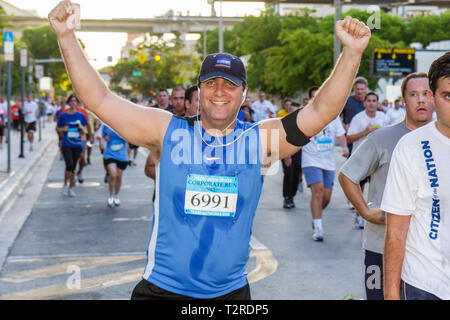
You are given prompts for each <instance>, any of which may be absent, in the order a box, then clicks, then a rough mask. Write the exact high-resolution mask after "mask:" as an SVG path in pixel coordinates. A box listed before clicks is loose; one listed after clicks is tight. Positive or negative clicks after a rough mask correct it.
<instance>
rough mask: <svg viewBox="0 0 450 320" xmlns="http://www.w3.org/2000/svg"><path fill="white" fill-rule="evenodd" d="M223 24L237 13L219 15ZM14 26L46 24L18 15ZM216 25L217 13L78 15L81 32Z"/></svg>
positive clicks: (189, 29)
mask: <svg viewBox="0 0 450 320" xmlns="http://www.w3.org/2000/svg"><path fill="white" fill-rule="evenodd" d="M222 19H223V24H224V26H225V27H232V26H233V25H235V24H236V23H238V22H240V21H243V20H244V18H241V17H223V18H222ZM12 22H13V23H14V25H16V26H17V27H18V29H20V30H23V29H25V28H26V27H39V26H41V25H43V24H47V23H48V20H47V19H46V18H41V17H37V16H34V17H20V16H16V17H14V18H13V19H12ZM218 25H219V18H218V17H202V16H168V17H166V16H164V17H157V18H150V19H122V18H121V19H110V20H103V19H81V23H80V28H79V29H78V31H81V32H125V33H133V34H136V33H138V34H141V33H152V34H164V33H174V34H176V35H180V34H186V33H202V32H203V31H204V29H206V30H212V29H215V28H217V27H218Z"/></svg>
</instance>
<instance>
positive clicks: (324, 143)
mask: <svg viewBox="0 0 450 320" xmlns="http://www.w3.org/2000/svg"><path fill="white" fill-rule="evenodd" d="M316 142H317V151H319V152H327V151H331V150H332V149H333V139H331V138H327V137H322V138H320V139H317V141H316Z"/></svg>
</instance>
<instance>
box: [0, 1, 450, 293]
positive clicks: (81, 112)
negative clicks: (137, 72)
mask: <svg viewBox="0 0 450 320" xmlns="http://www.w3.org/2000/svg"><path fill="white" fill-rule="evenodd" d="M75 9H76V5H74V4H72V3H70V1H67V0H66V1H63V2H61V3H60V4H59V5H58V6H57V7H56V8H55V9H54V10H53V11H52V12H51V13H50V15H49V19H50V22H51V25H52V28H53V30H54V31H55V33H56V35H57V36H58V42H59V45H60V48H61V52H62V54H63V57H64V60H65V63H66V67H67V70H68V72H69V76H70V78H71V80H72V83H73V85H74V89H75V92H76V94H72V95H70V96H69V97H68V98H67V99H65V100H64V101H60V102H59V103H50V104H49V105H50V106H49V107H48V109H47V110H46V113H45V115H46V116H47V117H48V119H49V120H53V121H55V122H56V132H57V134H58V137H59V141H58V143H59V148H60V152H61V156H62V159H63V160H64V161H65V171H64V173H63V181H64V186H63V190H62V194H63V195H64V196H67V197H75V196H76V192H75V190H76V189H75V184H76V183H83V181H84V179H83V168H84V167H85V166H86V165H88V164H90V161H91V152H92V150H93V148H94V147H95V148H97V147H98V148H99V149H100V151H101V153H102V155H103V165H104V168H105V179H104V181H105V183H109V192H108V194H107V195H105V205H107V206H109V207H116V206H119V205H120V200H119V193H120V187H121V184H122V176H123V174H124V171H125V170H126V168H127V167H128V166H136V157H137V155H138V152H137V151H138V148H139V147H144V148H147V149H148V150H149V153H148V156H147V159H146V161H145V165H144V167H143V168H139V169H141V170H142V174H145V175H146V176H148V177H149V178H151V179H153V180H154V182H153V183H154V190H155V192H154V194H153V202H154V204H153V229H152V233H151V236H150V241H149V244H148V250H147V265H146V268H145V271H144V274H143V280H142V281H141V282H139V283H138V284H137V286H136V287H135V289H134V291H133V295H132V298H133V299H163V298H164V299H166V298H167V299H183V298H220V299H250V298H251V296H250V288H249V285H248V282H247V279H246V272H245V265H246V262H247V261H248V258H249V251H250V250H249V241H250V235H251V228H252V222H253V217H254V215H255V211H256V208H257V206H258V200H259V196H260V193H261V189H262V185H263V180H264V175H265V173H266V172H267V169H268V168H270V166H271V165H273V164H274V163H276V162H277V161H281V163H282V168H283V185H282V190H279V191H278V192H279V194H280V207H283V208H284V209H286V210H292V209H293V208H295V203H294V197H295V195H296V194H297V192H304V190H305V188H308V189H310V194H311V197H310V212H311V225H312V231H311V234H312V241H324V240H325V239H326V232H325V231H326V228H325V226H324V223H323V210H324V209H325V208H326V207H327V206H328V205H329V203H330V202H331V201H332V190H333V188H334V182H335V181H336V180H337V181H339V184H340V186H341V187H342V189H343V191H344V193H345V195H346V197H347V199H348V202H349V210H354V212H355V213H354V215H355V217H354V227H355V228H356V229H364V230H363V243H362V246H363V248H364V250H365V260H364V265H365V270H364V276H365V282H364V283H365V287H366V298H367V299H370V300H372V299H373V300H380V299H399V298H403V299H450V280H449V278H448V274H449V272H450V267H449V266H450V264H449V262H450V253H449V252H450V251H449V250H448V243H449V242H448V241H449V237H450V222H449V221H447V220H448V219H446V215H447V214H449V206H450V197H449V193H448V191H447V190H448V188H449V187H450V175H448V174H447V173H446V172H447V170H448V168H449V166H448V165H449V163H450V53H446V54H444V55H443V56H442V57H440V58H439V59H437V60H436V61H434V62H433V64H432V65H431V67H430V70H429V72H428V73H412V74H409V75H408V76H406V77H405V78H404V79H403V81H402V83H401V97H398V99H395V100H394V101H391V102H389V101H388V100H387V99H383V101H380V97H379V95H378V94H377V93H376V92H374V91H370V90H369V87H368V82H367V80H366V79H364V78H363V77H357V71H358V66H359V63H360V60H361V56H362V52H363V51H364V50H365V48H366V46H367V43H368V41H369V39H370V30H369V29H368V28H367V27H366V26H365V25H364V24H363V23H361V22H360V21H358V20H356V19H352V18H350V17H347V18H345V19H344V20H342V21H339V22H337V23H336V34H337V36H338V38H339V40H340V41H341V43H342V44H343V51H342V53H341V56H340V58H339V60H338V62H337V63H336V65H335V67H334V70H333V71H332V73H331V75H330V77H329V78H328V79H327V80H326V81H325V82H324V83H318V84H317V85H316V86H313V87H311V88H310V89H309V90H308V91H307V92H306V93H305V95H306V97H305V98H304V99H299V98H288V97H284V98H283V99H282V100H281V101H279V102H278V103H279V104H280V106H279V107H278V106H277V102H276V101H275V100H269V99H267V97H266V95H265V93H264V92H263V91H259V92H258V93H257V97H256V99H255V101H252V100H251V98H250V97H251V96H252V95H250V94H249V92H248V91H249V90H250V91H254V90H253V88H248V86H247V76H246V69H245V67H244V64H243V62H242V61H241V60H240V59H239V58H238V57H234V56H232V55H229V54H226V53H220V54H212V55H208V56H207V57H206V58H205V59H204V61H203V63H202V66H201V69H200V71H199V75H198V82H197V84H196V85H192V86H189V87H187V88H185V87H183V86H175V87H173V88H170V89H166V88H162V89H160V90H158V91H157V93H156V96H155V101H153V100H151V99H148V100H140V101H138V100H136V98H129V99H124V98H120V97H119V96H117V95H116V94H114V93H112V92H111V91H109V89H108V88H107V87H106V85H105V84H104V82H103V81H102V80H101V79H100V77H99V76H98V74H97V72H96V71H95V70H94V69H93V68H92V67H91V66H90V64H89V63H88V61H87V60H86V58H85V56H84V54H83V52H82V50H81V48H80V46H79V43H78V41H77V40H76V37H75V35H74V32H73V27H71V26H70V25H68V24H67V23H66V21H67V20H68V18H70V17H71V16H72V15H73V14H74V12H75V11H76V10H75ZM0 101H1V100H0ZM300 101H301V102H300ZM35 104H36V103H35V102H33V99H32V97H31V96H30V97H27V102H26V105H25V107H24V111H25V123H26V132H27V138H28V140H29V142H30V150H32V145H33V144H32V142H33V132H34V131H35V130H36V117H37V116H38V114H37V112H38V111H37V110H38V107H37V105H35ZM0 108H2V109H3V110H0V113H1V114H2V115H3V117H2V118H1V120H2V122H1V123H0V125H3V127H1V128H0V129H1V130H0V131H1V132H3V131H4V119H5V118H4V115H5V114H6V113H5V107H4V104H3V102H2V104H0ZM19 108H20V106H19ZM12 111H13V110H12ZM123 114H126V115H127V116H126V117H123V116H121V115H123ZM14 120H15V119H14V118H13V121H14ZM1 138H2V136H1V135H0V139H1ZM0 142H1V140H0ZM163 146H164V148H163ZM335 148H339V149H338V150H335ZM336 151H338V152H339V153H337V152H336ZM336 157H344V158H345V162H344V164H343V165H342V167H340V168H336V161H335V160H336ZM337 170H339V171H338V172H336V171H337ZM365 188H368V190H366V192H365ZM329 214H332V213H329ZM330 228H331V227H330ZM374 279H375V280H374Z"/></svg>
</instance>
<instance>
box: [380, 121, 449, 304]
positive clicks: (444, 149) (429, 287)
mask: <svg viewBox="0 0 450 320" xmlns="http://www.w3.org/2000/svg"><path fill="white" fill-rule="evenodd" d="M449 169H450V139H449V138H447V137H446V136H444V135H442V134H441V133H440V132H439V131H438V130H437V129H436V122H435V121H433V122H431V123H430V124H428V125H425V126H423V127H421V128H418V129H416V130H414V131H412V132H410V133H408V134H406V135H405V136H403V137H402V138H401V139H400V141H399V142H398V144H397V146H396V148H395V149H394V153H393V154H392V160H391V164H390V167H389V173H388V177H387V181H386V187H385V189H384V193H383V200H382V203H381V209H382V210H384V211H386V212H389V213H392V214H396V215H411V221H410V225H409V230H408V235H407V237H406V250H405V258H404V261H403V267H402V276H401V277H402V279H403V281H405V282H406V283H408V284H410V285H412V286H415V287H417V288H419V289H422V290H425V291H427V292H430V293H432V294H434V295H436V296H438V297H439V298H441V299H445V300H448V299H450V192H449V190H450V174H449V172H448V170H449Z"/></svg>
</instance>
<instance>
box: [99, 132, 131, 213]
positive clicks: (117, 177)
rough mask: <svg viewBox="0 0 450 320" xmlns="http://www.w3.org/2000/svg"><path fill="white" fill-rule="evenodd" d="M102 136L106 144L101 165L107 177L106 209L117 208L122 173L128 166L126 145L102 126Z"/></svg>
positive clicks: (120, 138)
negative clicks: (107, 194) (104, 168)
mask: <svg viewBox="0 0 450 320" xmlns="http://www.w3.org/2000/svg"><path fill="white" fill-rule="evenodd" d="M102 135H103V139H105V141H106V142H107V144H106V147H105V151H104V153H103V163H104V165H105V167H106V170H107V171H108V175H109V197H108V207H110V208H112V207H114V206H116V207H118V206H119V205H120V200H119V192H120V186H121V185H122V173H123V170H125V169H126V168H127V165H128V143H127V142H126V141H125V140H124V139H123V138H122V137H121V136H119V135H118V134H117V133H116V132H115V131H114V130H112V129H111V128H110V127H108V126H107V125H104V126H103V133H102Z"/></svg>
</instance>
